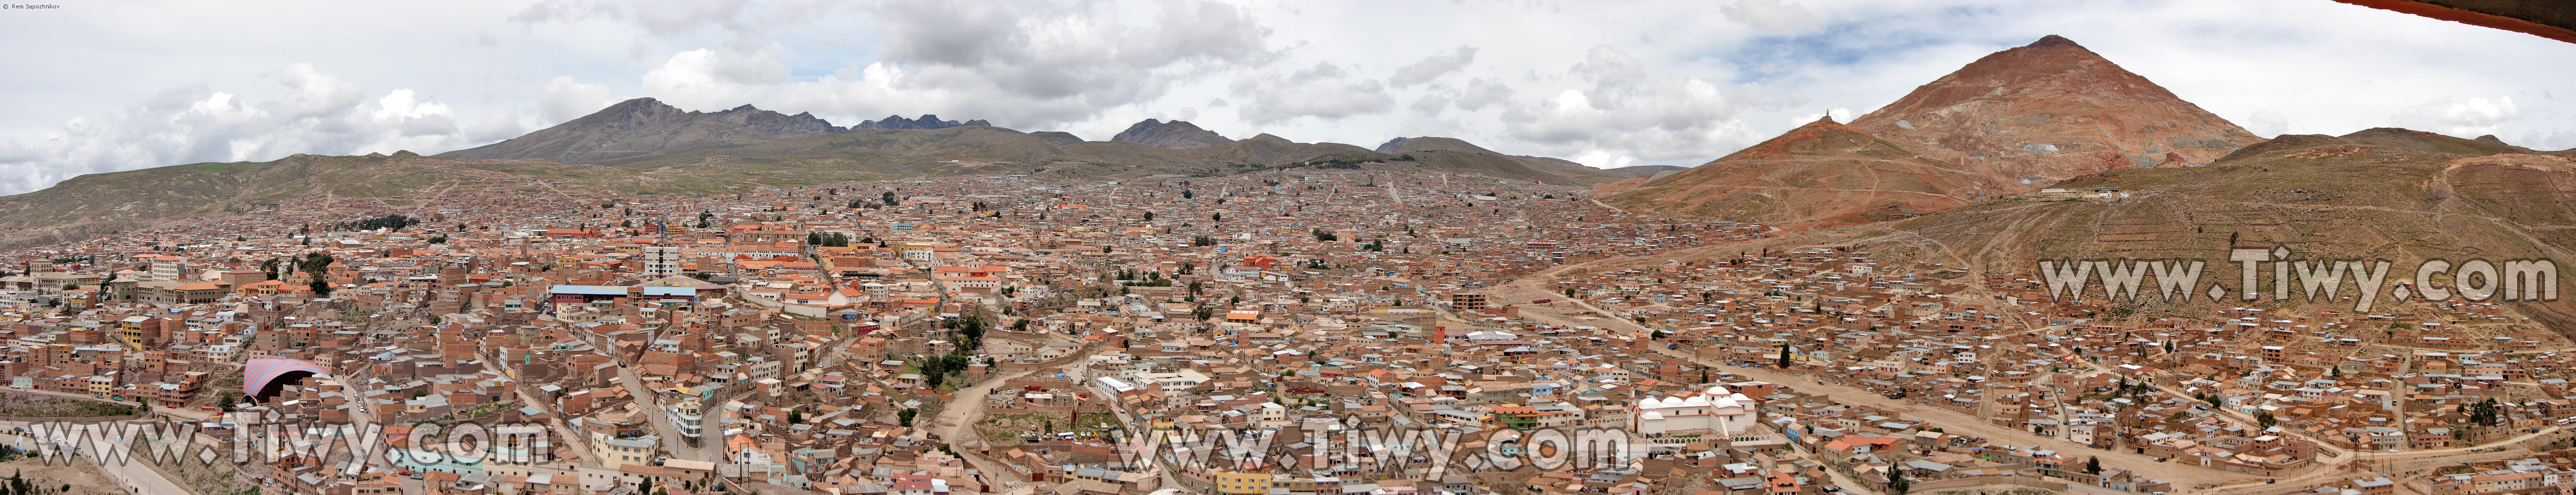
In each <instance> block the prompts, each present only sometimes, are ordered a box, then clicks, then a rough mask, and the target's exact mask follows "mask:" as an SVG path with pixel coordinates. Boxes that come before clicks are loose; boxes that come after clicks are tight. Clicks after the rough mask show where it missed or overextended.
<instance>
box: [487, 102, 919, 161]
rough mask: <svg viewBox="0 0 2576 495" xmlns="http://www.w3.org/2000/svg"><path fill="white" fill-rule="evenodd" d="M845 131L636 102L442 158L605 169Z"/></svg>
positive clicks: (799, 119) (801, 121) (807, 120)
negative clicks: (672, 152) (721, 146)
mask: <svg viewBox="0 0 2576 495" xmlns="http://www.w3.org/2000/svg"><path fill="white" fill-rule="evenodd" d="M924 117H929V116H926V115H925V116H924ZM896 118H900V117H896ZM843 130H845V129H843V128H841V127H838V126H834V125H832V123H831V122H825V121H823V119H820V118H816V117H814V116H813V115H812V114H805V113H800V114H796V115H786V114H781V113H778V112H772V111H768V110H761V109H757V108H752V107H751V105H743V106H740V107H736V108H734V109H732V110H726V111H722V112H715V113H706V112H692V111H683V110H680V109H679V108H678V107H673V106H670V105H665V104H663V103H662V102H661V101H659V100H654V99H652V98H636V99H632V100H626V101H624V102H620V103H618V104H616V105H610V106H609V107H608V108H604V109H600V110H599V111H598V112H593V113H591V114H590V115H584V116H582V117H581V118H578V119H572V120H571V121H567V122H564V123H562V124H556V125H555V126H554V127H548V128H545V129H539V130H537V131H536V132H531V133H528V134H527V135H524V136H519V137H516V138H511V139H508V140H504V141H501V142H498V143H492V144H488V145H483V146H478V147H474V148H468V149H462V150H456V151H450V152H446V153H440V154H438V156H442V157H448V158H463V159H483V160H517V159H528V158H536V159H544V160H553V161H556V162H562V163H604V162H608V161H614V160H622V159H633V158H638V157H646V156H652V155H653V154H655V153H659V152H661V151H663V150H665V149H668V148H671V147H673V146H676V145H681V144H687V143H696V142H701V141H710V140H713V141H728V142H743V143H752V142H760V141H764V140H770V139H783V138H798V137H805V136H813V135H818V134H826V133H834V132H841V131H843Z"/></svg>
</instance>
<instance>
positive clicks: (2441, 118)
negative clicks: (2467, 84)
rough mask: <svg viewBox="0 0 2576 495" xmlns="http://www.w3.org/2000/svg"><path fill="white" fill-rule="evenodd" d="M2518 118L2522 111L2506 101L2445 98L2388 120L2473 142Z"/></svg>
mask: <svg viewBox="0 0 2576 495" xmlns="http://www.w3.org/2000/svg"><path fill="white" fill-rule="evenodd" d="M2521 117H2522V109H2520V108H2516V107H2514V105H2513V98H2510V97H2503V96H2498V97H2496V98H2495V99H2492V100H2490V99H2486V98H2476V97H2471V98H2459V97H2451V96H2445V97H2442V98H2441V99H2437V100H2433V101H2430V102H2425V103H2424V104H2422V105H2416V106H2414V107H2410V108H2407V109H2404V110H2399V111H2398V112H2397V114H2396V115H2393V116H2390V117H2389V120H2391V121H2395V122H2397V124H2398V126H2400V127H2405V128H2408V129H2415V130H2419V131H2432V132H2439V133H2443V134H2449V135H2452V136H2458V137H2464V138H2474V137H2478V136H2482V135H2488V134H2495V133H2496V132H2497V131H2496V129H2497V127H2498V126H2497V124H2501V123H2504V122H2506V121H2511V120H2514V119H2519V118H2521Z"/></svg>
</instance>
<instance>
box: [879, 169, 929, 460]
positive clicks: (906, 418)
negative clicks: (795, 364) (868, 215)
mask: <svg viewBox="0 0 2576 495" xmlns="http://www.w3.org/2000/svg"><path fill="white" fill-rule="evenodd" d="M886 194H889V195H891V194H894V193H886ZM918 414H921V410H919V409H913V408H909V407H906V408H903V412H898V413H894V417H895V418H896V419H901V420H903V426H905V427H911V426H912V417H913V416H914V415H918Z"/></svg>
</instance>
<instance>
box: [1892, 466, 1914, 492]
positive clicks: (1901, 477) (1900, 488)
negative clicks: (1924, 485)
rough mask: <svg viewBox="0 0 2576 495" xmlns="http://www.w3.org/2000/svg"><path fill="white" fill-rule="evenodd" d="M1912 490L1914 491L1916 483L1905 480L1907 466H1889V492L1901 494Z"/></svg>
mask: <svg viewBox="0 0 2576 495" xmlns="http://www.w3.org/2000/svg"><path fill="white" fill-rule="evenodd" d="M1912 489H1914V481H1913V480H1908V479H1905V466H1903V465H1896V466H1888V469H1887V491H1889V492H1894V493H1900V494H1901V493H1905V491H1906V490H1912Z"/></svg>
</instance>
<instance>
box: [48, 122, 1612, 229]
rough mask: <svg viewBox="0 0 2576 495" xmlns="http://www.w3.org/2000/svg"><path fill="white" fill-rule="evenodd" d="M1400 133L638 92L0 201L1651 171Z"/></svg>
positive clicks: (186, 211)
mask: <svg viewBox="0 0 2576 495" xmlns="http://www.w3.org/2000/svg"><path fill="white" fill-rule="evenodd" d="M1396 142H1399V143H1401V145H1399V146H1395V147H1392V148H1389V150H1388V152H1379V151H1376V150H1372V149H1370V148H1363V147H1360V146H1354V145H1349V144H1341V143H1301V142H1296V141H1291V140H1288V139H1286V138H1281V137H1278V136H1273V135H1270V134H1259V135H1255V136H1252V137H1249V138H1244V139H1239V140H1238V139H1231V138H1227V137H1225V136H1222V135H1218V134H1217V133H1215V132H1213V131H1208V130H1206V129H1202V128H1200V127H1198V126H1197V125H1194V124H1191V123H1189V122H1186V121H1162V120H1156V119H1147V120H1144V121H1142V122H1138V123H1137V124H1136V125H1134V126H1131V127H1130V128H1128V130H1127V131H1126V132H1121V133H1119V134H1118V135H1116V136H1113V137H1112V138H1111V140H1109V141H1089V140H1084V139H1082V138H1081V137H1079V136H1076V135H1074V134H1071V133H1066V132H1060V131H1037V132H1021V131H1018V130H1013V129H1007V128H1002V127H995V126H992V125H989V123H987V122H985V121H982V120H967V121H962V122H961V121H955V120H940V119H939V117H938V116H935V115H923V116H920V117H918V118H904V117H902V116H887V117H886V118H884V119H879V120H869V121H864V122H861V123H860V124H859V125H856V126H850V127H841V126H835V125H832V123H830V122H827V121H825V120H823V119H821V118H818V117H815V116H813V115H811V114H805V113H799V114H795V115H788V114H783V113H779V112H774V111H769V110H762V109H759V108H754V107H752V106H750V105H744V106H740V107H736V108H733V109H730V110H724V111H719V112H698V111H687V110H682V109H679V108H677V107H673V106H671V105H668V104H665V103H662V102H661V101H658V100H655V99H652V98H637V99H633V100H627V101H623V102H619V103H616V104H614V105H610V106H608V107H607V108H603V109H600V110H599V111H597V112H593V113H591V114H590V115H585V116H582V117H580V118H576V119H572V120H570V121H566V122H564V123H562V124H557V125H555V126H553V127H548V128H545V129H540V130H537V131H535V132H530V133H527V134H525V135H522V136H519V137H516V138H511V139H508V140H503V141H501V142H497V143H492V144H488V145H483V146H477V147H473V148H467V149H462V150H455V151H449V152H445V153H439V154H437V155H434V156H422V155H419V154H415V153H412V152H409V151H403V152H397V153H394V154H390V155H385V154H370V155H367V156H322V155H295V156H290V157H286V158H282V159H278V160H272V161H266V162H238V163H198V164H188V165H177V166H168V167H159V168H149V169H141V170H130V171H123V172H112V173H104V174H88V175H82V176H79V177H74V178H72V179H70V180H66V181H64V182H62V183H59V184H56V185H54V186H52V187H48V188H46V189H43V190H39V191H35V192H30V193H25V194H19V195H13V196H7V197H0V248H14V247H23V246H29V245H38V244H48V243H53V242H61V241H64V240H72V239H82V238H86V236H89V235H94V234H104V233H108V232H114V231H119V230H129V229H135V228H139V227H143V226H149V225H156V224H160V223H165V222H172V221H182V220H185V219H189V218H192V217H207V218H212V217H210V216H209V215H219V214H225V213H243V212H250V211H257V210H260V209H262V208H266V207H269V206H271V205H277V204H280V203H286V202H292V201H296V200H299V199H306V198H311V197H318V196H317V195H316V193H328V196H327V197H333V198H351V199H353V200H370V201H383V202H386V203H388V204H391V205H395V206H400V205H405V204H411V203H412V202H414V201H418V200H420V197H421V196H423V195H428V194H432V193H437V194H445V193H447V192H451V191H453V190H455V189H456V188H457V187H458V185H460V184H485V185H494V184H513V183H518V184H524V183H552V184H561V187H557V188H551V189H548V191H557V190H561V189H564V188H589V189H593V190H604V191H616V192H624V193H630V194H666V193H720V192H739V191H747V190H752V189H755V188H762V187H768V186H775V185H798V184H817V183H825V182H838V181H847V180H866V179H884V178H896V177H911V176H921V175H985V174H1033V175H1039V176H1044V177H1055V178H1077V177H1142V176H1156V175H1161V176H1220V175H1230V174H1238V173H1244V172H1255V171H1263V170H1276V169H1281V168H1291V167H1304V166H1326V167H1334V168H1345V169H1362V170H1383V171H1389V172H1400V173H1458V174H1479V175H1486V176H1492V177H1497V178H1502V179H1507V180H1517V181H1533V182H1541V183H1550V184H1559V185H1585V184H1595V183H1603V182H1610V181H1616V180H1620V179H1623V178H1627V177H1632V176H1635V175H1637V174H1644V173H1654V172H1656V171H1659V170H1652V169H1639V168H1637V167H1631V168H1629V169H1621V170H1602V169H1596V168H1591V167H1586V166H1583V165H1581V164H1577V163H1574V162H1571V161H1566V160H1559V159H1554V158H1543V157H1530V156H1512V155H1505V154H1502V153H1497V152H1494V151H1492V150H1487V149H1484V148H1482V147H1478V146H1476V145H1474V144H1469V143H1467V142H1466V141H1462V140H1458V139H1453V138H1441V137H1420V138H1407V139H1398V140H1396ZM511 187H516V186H511ZM405 196H410V197H409V198H406V197H405Z"/></svg>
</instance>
